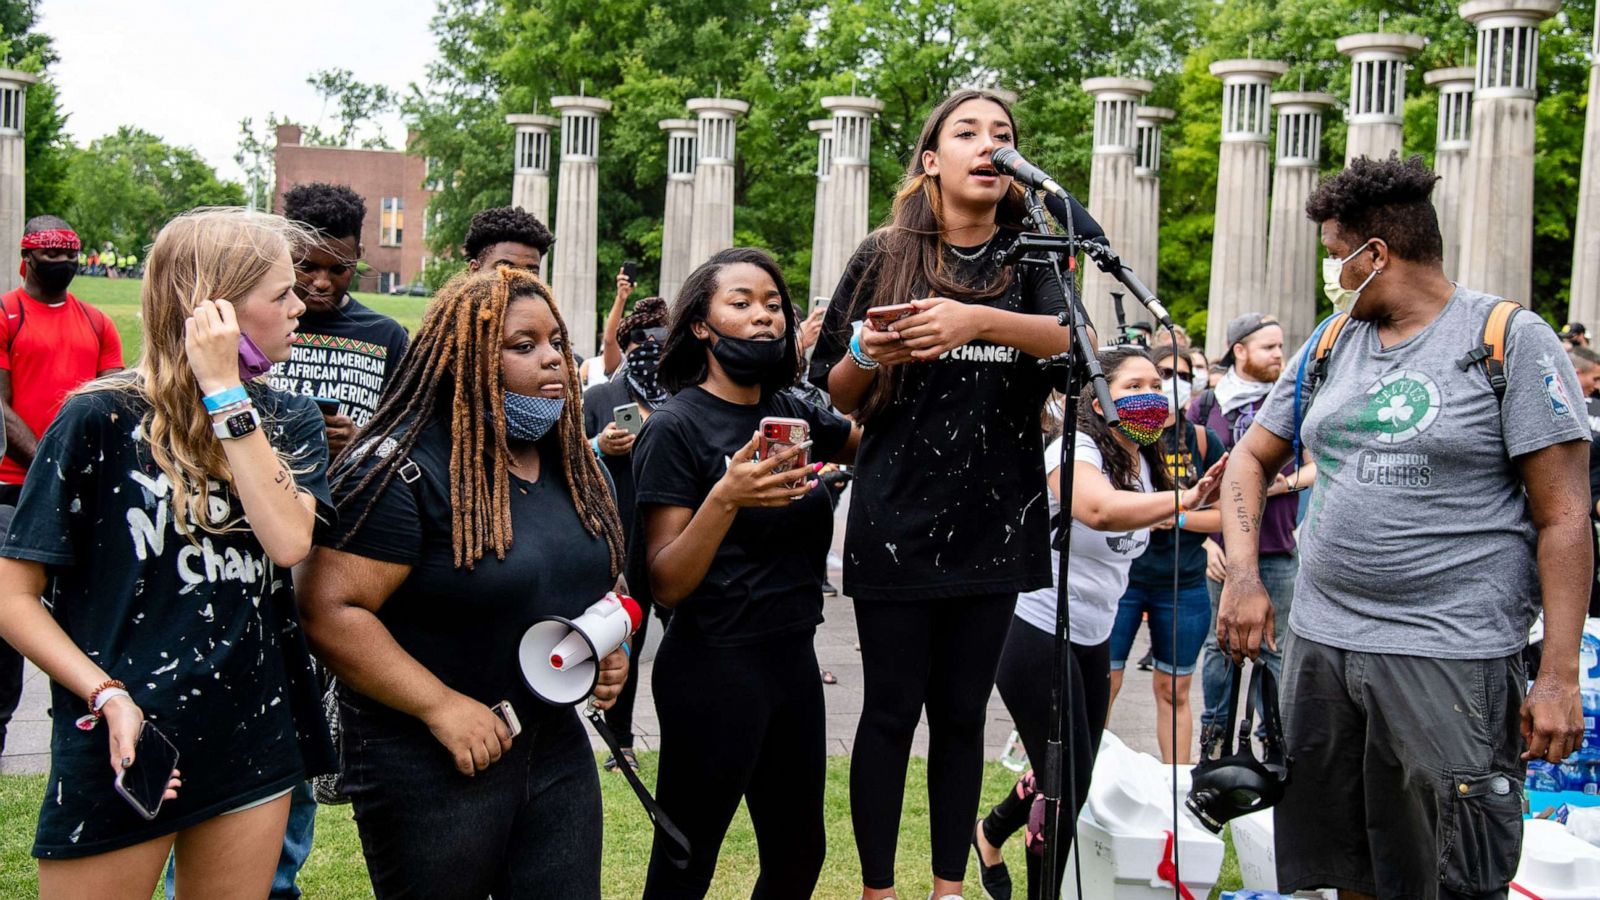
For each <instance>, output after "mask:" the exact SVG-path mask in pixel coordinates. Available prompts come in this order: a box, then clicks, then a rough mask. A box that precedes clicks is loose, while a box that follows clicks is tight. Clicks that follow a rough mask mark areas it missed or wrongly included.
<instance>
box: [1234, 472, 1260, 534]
mask: <svg viewBox="0 0 1600 900" xmlns="http://www.w3.org/2000/svg"><path fill="white" fill-rule="evenodd" d="M1228 491H1229V497H1230V499H1232V500H1233V509H1234V516H1235V521H1237V522H1238V525H1239V531H1240V532H1241V533H1243V534H1250V533H1251V531H1252V530H1254V528H1255V527H1256V525H1257V524H1258V523H1259V522H1260V521H1261V514H1260V513H1254V512H1251V511H1250V510H1249V509H1248V508H1247V507H1246V505H1245V497H1244V486H1243V485H1241V484H1240V483H1239V481H1238V480H1237V479H1233V480H1230V481H1229V482H1228Z"/></svg>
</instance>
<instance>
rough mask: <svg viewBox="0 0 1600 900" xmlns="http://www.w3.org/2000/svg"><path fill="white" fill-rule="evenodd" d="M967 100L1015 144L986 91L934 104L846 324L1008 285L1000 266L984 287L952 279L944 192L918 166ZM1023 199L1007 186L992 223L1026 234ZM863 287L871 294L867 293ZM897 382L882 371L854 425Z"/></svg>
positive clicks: (884, 400) (878, 406) (874, 238)
mask: <svg viewBox="0 0 1600 900" xmlns="http://www.w3.org/2000/svg"><path fill="white" fill-rule="evenodd" d="M969 100H988V101H990V102H991V103H994V104H996V105H998V106H999V107H1000V108H1001V109H1002V110H1004V111H1005V114H1006V118H1007V119H1008V120H1010V122H1011V134H1012V141H1013V142H1015V141H1016V140H1017V123H1016V118H1015V117H1014V116H1013V115H1012V114H1011V106H1010V104H1008V103H1006V101H1005V100H1002V99H1001V98H1000V97H998V96H996V95H994V94H992V93H990V92H988V91H982V90H962V91H956V92H955V93H953V94H951V95H950V96H948V97H946V98H945V99H944V100H943V101H942V102H940V104H939V105H938V106H936V107H934V109H933V112H931V113H929V114H928V118H927V120H926V121H924V122H923V123H922V134H921V135H920V136H919V137H918V138H917V145H916V148H915V150H913V151H912V154H911V159H910V160H909V161H908V162H907V165H906V173H905V176H904V177H903V178H902V179H901V180H900V188H899V190H898V191H896V193H895V197H894V207H893V208H892V210H891V212H890V214H889V221H888V222H887V223H885V224H884V225H883V226H882V227H880V228H879V229H878V230H877V231H874V232H873V233H872V234H871V235H869V236H868V237H867V242H868V246H869V248H870V259H869V261H868V262H867V264H866V268H865V270H864V271H863V272H862V274H861V277H860V278H859V280H857V282H856V291H855V294H854V296H852V297H851V298H850V315H849V316H848V317H846V319H845V321H846V322H855V321H859V320H860V319H862V318H864V317H865V316H866V311H867V309H868V308H869V307H873V306H887V305H889V304H894V303H905V302H906V301H908V300H910V299H911V298H913V297H926V296H929V292H930V291H932V292H933V293H934V294H937V295H938V296H941V297H954V298H969V299H976V300H987V299H990V298H993V297H998V296H1000V295H1001V294H1004V293H1005V292H1006V291H1007V290H1008V289H1009V288H1010V287H1011V281H1012V278H1013V277H1014V273H1013V271H1012V267H1010V266H1007V267H1006V268H1004V269H1002V270H1001V272H1000V277H999V278H997V279H995V280H994V281H993V282H991V283H989V284H979V285H973V284H966V283H963V282H959V281H956V280H955V279H954V274H953V273H952V272H951V271H950V269H949V267H948V266H947V264H946V262H945V253H944V248H945V246H946V245H945V240H944V231H945V219H944V193H943V189H942V188H941V186H940V184H939V178H938V176H933V175H929V174H928V172H927V170H926V169H924V168H923V165H922V154H923V153H924V152H926V151H929V150H934V151H936V150H938V149H939V132H940V130H942V129H943V128H944V123H945V120H946V119H948V118H950V114H951V113H953V112H955V110H956V107H958V106H960V105H961V104H963V103H966V102H967V101H969ZM1022 197H1023V187H1022V185H1020V184H1018V183H1016V182H1012V184H1011V189H1010V190H1009V191H1007V192H1006V195H1005V196H1004V197H1003V198H1001V200H1000V205H999V207H998V208H997V209H996V210H995V224H996V225H998V226H1000V227H1002V228H1011V229H1014V230H1018V231H1020V230H1023V229H1024V227H1025V225H1024V223H1025V222H1026V220H1027V208H1026V207H1025V206H1024V205H1023V201H1022ZM869 284H870V285H872V288H871V290H868V289H867V288H866V286H867V285H869ZM839 337H840V342H841V343H848V342H849V339H850V335H849V333H848V332H845V333H844V334H842V335H840V336H839ZM903 380H904V373H903V371H902V367H900V366H895V367H893V368H892V369H890V370H889V371H887V372H880V373H879V375H878V378H877V379H875V380H874V381H873V385H872V389H871V391H870V392H869V393H868V394H867V397H866V399H865V401H864V402H863V403H862V405H861V410H860V413H859V418H860V420H861V421H862V422H867V421H870V420H871V419H872V417H873V416H875V415H877V414H879V413H881V412H882V411H883V410H884V408H885V407H887V406H888V405H889V404H890V403H891V402H892V401H893V400H894V398H895V397H897V396H899V393H900V390H901V385H902V382H903Z"/></svg>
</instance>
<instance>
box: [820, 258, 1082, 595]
mask: <svg viewBox="0 0 1600 900" xmlns="http://www.w3.org/2000/svg"><path fill="white" fill-rule="evenodd" d="M1015 239H1016V232H1013V231H1010V230H1002V231H1001V232H1000V233H999V234H998V235H997V236H996V237H995V238H994V241H993V243H992V244H991V245H990V246H989V248H988V249H989V250H990V251H993V250H995V249H998V248H1000V247H1001V246H1003V245H1006V244H1008V243H1009V242H1011V241H1014V240H1015ZM876 245H877V237H876V236H869V237H868V238H867V240H866V241H865V242H863V243H862V245H861V246H860V247H859V248H857V250H856V252H855V255H854V256H853V257H852V258H851V260H850V264H849V266H848V268H847V269H846V272H845V274H844V277H843V278H841V279H840V281H839V285H838V287H837V288H836V289H835V290H834V292H833V301H832V302H831V303H830V304H829V305H828V314H827V318H826V319H825V320H824V323H823V327H822V336H821V338H820V339H819V340H818V342H817V347H816V352H815V354H814V355H813V357H812V363H811V380H812V382H813V383H816V384H818V385H819V386H822V387H825V386H826V385H827V373H828V370H829V369H831V368H833V366H834V364H835V363H837V362H838V361H839V360H840V359H842V358H843V357H844V354H845V353H846V352H848V351H847V350H846V347H845V343H844V341H842V340H841V339H840V336H841V335H844V336H846V337H847V336H848V335H849V333H850V325H849V322H848V321H847V319H848V317H849V313H850V308H851V306H852V301H853V298H854V296H855V291H856V285H857V283H858V282H859V281H861V280H862V279H863V277H865V273H866V269H867V266H868V263H869V262H870V261H871V258H872V256H873V254H875V253H876V252H878V251H877V249H876ZM961 249H962V250H963V251H964V252H970V251H971V250H974V249H976V248H961ZM946 263H947V264H948V265H949V266H950V267H951V272H952V274H953V276H954V277H955V279H956V280H957V281H958V282H961V283H964V284H988V283H992V280H993V279H995V278H998V277H1000V272H999V266H998V264H997V263H996V262H995V260H994V257H993V256H992V254H991V253H989V252H985V253H984V254H983V255H982V256H980V257H978V258H977V259H975V260H972V261H966V260H963V259H961V258H960V257H958V256H956V255H955V254H954V253H947V255H946ZM1054 278H1055V276H1054V275H1053V274H1051V273H1049V272H1047V271H1045V270H1043V269H1038V268H1032V267H1029V268H1022V267H1019V268H1018V269H1017V270H1016V274H1015V277H1014V279H1013V281H1012V283H1011V286H1010V288H1009V289H1008V290H1006V291H1005V292H1004V293H1003V294H1001V295H1000V296H998V297H995V298H992V299H989V300H981V301H980V300H973V301H969V302H974V303H983V304H984V305H986V306H990V307H994V308H996V309H1003V310H1008V311H1010V312H1015V313H1029V314H1050V315H1054V314H1055V313H1057V312H1060V311H1061V310H1063V309H1065V308H1066V303H1065V301H1064V300H1063V298H1062V294H1061V290H1060V287H1059V286H1058V285H1057V284H1056V283H1055V280H1054ZM862 290H863V291H864V292H865V293H864V294H863V296H868V297H870V296H871V295H872V290H873V285H871V284H864V285H862ZM921 296H926V292H921ZM910 299H912V298H910V297H906V298H904V300H907V301H909V300H910ZM901 368H902V370H903V372H904V381H903V383H902V386H901V390H900V392H899V394H898V396H897V397H896V398H895V399H894V401H893V402H892V403H891V404H890V405H889V406H888V407H887V408H886V409H885V410H884V411H883V412H881V413H879V414H878V415H877V416H875V417H874V418H873V419H872V420H871V421H869V422H867V423H866V424H865V425H864V428H863V431H862V436H861V449H860V451H859V452H858V453H857V454H856V461H857V465H856V480H855V484H854V487H853V492H854V493H853V496H852V497H851V500H850V518H849V523H848V526H847V530H846V532H845V554H844V592H845V593H846V594H848V595H849V596H851V597H853V598H855V599H856V600H858V601H861V600H867V601H872V600H895V599H899V600H907V599H920V598H941V597H960V596H968V595H973V594H999V593H1013V592H1018V591H1027V590H1033V589H1035V588H1041V587H1046V586H1048V585H1049V584H1050V558H1049V554H1048V550H1049V547H1048V543H1049V525H1050V512H1049V508H1048V506H1047V504H1046V502H1045V482H1044V454H1043V446H1042V439H1041V437H1040V430H1039V414H1040V412H1041V411H1042V409H1043V407H1044V400H1045V397H1046V395H1047V394H1048V393H1049V390H1050V385H1051V382H1052V381H1053V380H1059V379H1058V378H1057V376H1056V375H1055V374H1052V373H1053V372H1054V370H1045V369H1043V368H1041V367H1040V366H1039V365H1038V363H1037V361H1036V360H1035V359H1034V358H1033V357H1030V356H1028V355H1027V354H1025V353H1022V352H1021V351H1019V350H1016V349H1015V348H1012V347H1006V346H1002V345H999V344H993V343H990V342H988V341H981V340H980V341H972V342H971V343H968V344H965V345H963V346H961V347H957V348H956V349H954V350H951V351H950V352H948V353H946V354H944V356H942V357H940V358H939V359H938V360H935V361H933V362H926V363H907V364H905V365H904V366H902V367H901ZM879 377H880V378H881V377H883V376H882V375H881V374H880V375H879Z"/></svg>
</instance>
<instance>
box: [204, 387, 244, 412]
mask: <svg viewBox="0 0 1600 900" xmlns="http://www.w3.org/2000/svg"><path fill="white" fill-rule="evenodd" d="M204 399H205V404H206V412H208V413H214V412H217V411H218V410H221V409H222V408H223V407H226V406H232V405H233V404H235V403H243V402H245V401H247V400H249V399H250V395H249V394H247V393H245V390H244V385H242V384H241V385H238V386H236V387H231V388H228V389H227V390H225V391H218V392H216V393H215V394H211V395H210V396H208V397H206V398H204Z"/></svg>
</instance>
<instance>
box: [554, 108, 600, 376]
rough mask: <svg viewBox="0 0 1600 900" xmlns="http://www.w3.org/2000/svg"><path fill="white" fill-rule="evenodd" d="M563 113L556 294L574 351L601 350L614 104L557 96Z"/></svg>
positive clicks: (555, 275) (584, 353)
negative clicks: (606, 138)
mask: <svg viewBox="0 0 1600 900" xmlns="http://www.w3.org/2000/svg"><path fill="white" fill-rule="evenodd" d="M550 105H551V106H554V107H555V108H556V109H557V110H559V111H560V113H561V175H560V178H561V182H560V185H559V188H560V189H559V191H558V192H557V194H556V228H555V234H556V244H555V257H556V259H555V268H554V270H553V273H554V277H553V281H552V284H551V285H550V287H551V290H552V291H553V292H554V293H555V297H556V305H557V306H559V307H560V308H561V316H562V318H563V319H565V320H566V324H567V333H568V334H569V335H571V336H572V343H573V349H574V350H575V351H577V352H578V353H581V354H582V355H584V356H592V355H593V354H594V352H595V338H596V336H597V334H598V332H599V329H600V322H599V318H598V317H597V316H596V314H595V309H596V306H597V304H596V297H597V296H598V294H599V286H598V284H597V282H596V275H595V269H596V268H597V267H598V266H599V262H598V260H597V259H596V256H595V254H596V250H597V248H596V245H597V244H598V242H599V231H600V223H599V213H600V188H599V177H600V164H599V160H600V117H601V116H602V115H605V114H606V113H607V112H609V111H610V110H611V101H609V100H601V99H600V98H599V97H552V98H551V99H550Z"/></svg>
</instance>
